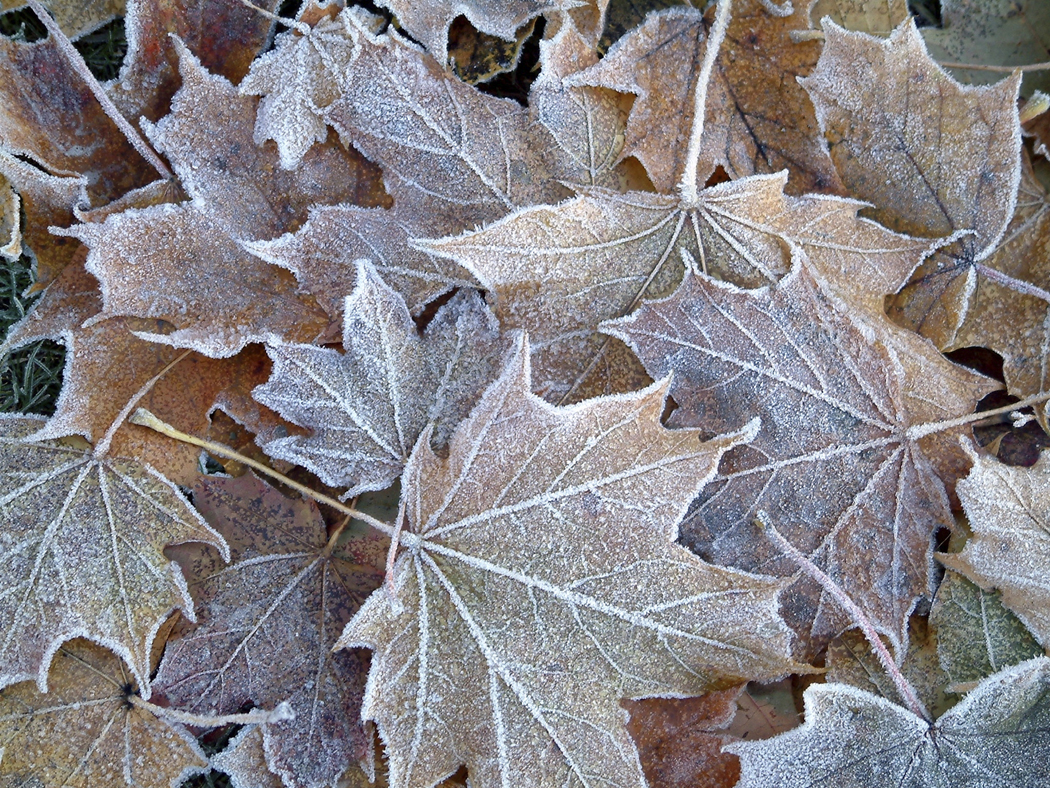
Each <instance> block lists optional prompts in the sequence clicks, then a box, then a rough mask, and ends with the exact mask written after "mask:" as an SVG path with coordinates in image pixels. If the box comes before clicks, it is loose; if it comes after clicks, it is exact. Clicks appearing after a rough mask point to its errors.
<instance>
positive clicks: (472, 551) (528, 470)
mask: <svg viewBox="0 0 1050 788" xmlns="http://www.w3.org/2000/svg"><path fill="white" fill-rule="evenodd" d="M665 391H666V383H665V384H657V385H654V386H651V387H650V388H648V389H646V390H644V391H641V392H637V393H634V394H629V395H621V396H613V397H603V398H599V399H593V400H588V401H586V402H583V403H580V404H578V405H573V406H569V407H566V408H555V407H553V406H551V405H549V404H547V403H546V402H544V401H543V400H541V399H539V398H538V397H536V396H535V395H533V394H532V393H531V392H530V390H529V361H528V351H527V347H526V344H525V341H524V339H519V342H518V344H517V347H516V348H515V350H514V352H513V353H512V354H511V355H510V357H509V359H508V361H507V365H506V367H505V369H504V371H503V373H502V375H501V377H500V378H499V380H497V381H496V382H495V383H494V384H493V385H492V386H491V387H490V388H489V389H488V390H487V391H486V393H485V395H484V397H483V398H482V400H481V402H480V403H479V404H478V405H477V407H476V408H475V409H474V411H473V412H472V413H471V416H470V418H469V419H468V420H467V421H466V422H464V423H463V424H462V425H461V426H460V428H459V430H458V431H457V432H456V434H455V436H453V438H452V441H451V443H450V445H449V456H448V458H447V459H441V458H439V457H438V456H436V455H435V454H434V453H433V452H432V451H431V449H430V447H429V440H428V438H429V436H428V434H427V433H424V436H423V437H421V438H420V441H419V443H418V444H417V446H416V449H415V451H414V452H413V454H412V458H411V459H410V460H409V464H408V467H407V468H406V469H405V474H404V477H403V482H402V484H403V487H402V490H403V493H402V494H403V499H404V501H405V504H406V507H407V510H406V521H405V523H404V530H403V531H402V532H401V534H400V543H401V545H402V547H403V548H404V549H403V551H402V554H401V556H400V557H399V558H398V559H397V562H396V564H395V567H394V572H393V585H394V592H393V595H392V594H390V593H376V594H373V595H372V596H370V597H369V598H368V600H367V601H366V602H365V604H364V605H363V606H362V608H361V611H360V612H359V613H358V614H357V615H356V616H355V617H354V619H353V620H352V621H351V622H350V623H349V624H348V625H347V629H346V631H345V632H344V633H343V636H342V638H340V641H339V643H340V645H343V646H353V645H365V646H368V647H369V648H371V649H373V650H374V651H375V654H374V655H373V658H372V669H371V672H370V674H369V679H368V688H367V690H366V695H365V701H364V708H363V711H362V715H363V717H364V718H365V719H370V720H375V721H376V722H377V723H378V725H379V730H380V735H381V736H382V738H383V741H384V742H385V744H386V746H387V754H388V757H389V762H390V784H391V786H395V788H402V787H403V786H413V787H415V786H431V785H434V784H435V783H437V782H438V781H439V780H440V779H442V778H443V777H444V776H446V775H448V774H451V773H453V772H454V771H456V769H457V768H458V767H459V766H460V764H462V763H465V764H466V766H467V769H468V771H469V774H470V780H471V784H472V785H476V786H479V787H480V788H489V787H491V786H497V785H508V784H509V785H530V786H536V787H537V788H546V787H547V786H566V785H574V786H580V785H586V784H588V783H590V782H592V781H593V780H594V779H596V778H597V777H598V776H599V775H601V776H602V780H603V782H605V783H606V784H608V785H610V786H632V787H637V788H641V786H644V785H645V781H644V778H643V776H642V773H641V769H640V767H639V764H638V756H637V754H636V753H635V750H634V746H633V745H632V743H631V741H630V738H629V737H628V735H627V731H626V729H625V728H624V722H625V721H626V713H625V712H624V711H623V709H621V708H620V706H619V701H620V699H621V698H624V697H628V698H630V697H642V696H651V695H678V696H680V695H685V694H697V693H701V692H704V691H705V690H707V689H713V688H717V685H718V684H720V683H721V684H722V686H725V685H726V684H728V683H732V682H733V681H734V680H736V681H739V680H740V679H741V678H744V677H748V676H751V677H759V676H761V677H766V678H770V677H773V676H777V675H780V674H782V673H784V672H785V671H787V670H795V669H797V668H798V666H797V665H796V666H794V667H789V666H790V665H791V664H792V663H791V661H790V660H789V659H787V656H786V648H787V645H788V640H787V630H786V628H785V627H784V625H783V623H782V622H781V621H780V619H779V618H778V616H777V613H776V607H777V603H776V594H777V590H778V585H777V584H776V583H774V582H771V581H769V580H767V579H765V578H759V577H755V576H753V575H747V574H744V573H740V572H735V571H732V570H726V569H720V568H716V567H713V566H709V565H707V564H704V563H703V562H701V561H700V560H699V559H697V558H696V557H695V556H693V555H691V554H689V553H688V552H687V551H685V550H683V549H682V548H681V547H679V546H677V545H675V544H674V543H673V539H674V536H675V533H676V531H677V523H678V521H679V519H680V517H681V515H682V513H683V511H684V509H685V507H686V505H687V503H688V501H689V500H690V499H691V498H692V497H693V495H694V494H695V493H696V491H697V490H698V489H699V488H700V487H702V486H703V484H704V482H705V480H706V479H707V478H708V477H709V476H710V475H711V474H712V473H713V472H714V470H715V467H716V465H717V463H718V458H719V457H720V456H721V454H722V452H724V451H725V450H727V449H728V448H729V447H730V446H732V445H734V444H735V443H737V442H738V441H740V440H742V439H746V437H747V435H748V434H749V433H748V432H746V431H745V432H743V433H737V434H735V435H732V436H724V437H721V438H717V439H715V440H713V441H710V442H707V443H700V442H699V441H698V435H697V433H696V432H695V431H691V430H690V431H669V430H666V429H664V428H663V427H662V426H660V423H659V417H660V413H661V411H662V410H663V405H664V397H665ZM541 752H542V753H543V755H542V757H538V756H537V753H541Z"/></svg>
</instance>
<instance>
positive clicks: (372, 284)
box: [253, 262, 506, 495]
mask: <svg viewBox="0 0 1050 788" xmlns="http://www.w3.org/2000/svg"><path fill="white" fill-rule="evenodd" d="M505 346H506V343H505V341H503V340H501V338H500V333H499V327H498V325H497V324H496V321H495V319H494V318H493V316H492V313H491V312H489V310H488V308H487V307H486V306H485V304H484V302H483V301H482V300H481V298H480V297H479V296H478V295H477V294H476V293H474V291H462V292H460V293H459V294H457V295H456V296H454V297H453V298H452V300H451V301H450V302H448V303H447V304H445V305H444V306H443V307H442V308H441V309H440V310H439V311H438V313H437V315H436V316H435V317H434V319H433V320H432V321H431V323H430V324H429V325H428V327H427V329H426V331H425V333H424V334H423V335H422V336H420V335H419V334H418V333H417V331H416V327H415V324H414V323H413V322H412V317H411V315H410V314H409V312H408V309H407V308H406V306H405V302H404V300H403V299H402V298H401V297H400V296H399V295H398V294H397V293H395V292H394V291H393V290H391V289H390V288H389V287H388V286H387V285H386V284H385V283H384V282H383V280H382V279H380V278H379V275H378V274H377V273H376V270H375V268H373V267H372V266H371V265H370V264H368V263H364V262H359V263H358V264H357V286H356V287H355V289H354V291H353V293H351V294H350V296H349V297H348V298H347V299H346V311H345V313H344V317H343V348H344V352H343V353H339V352H338V351H335V350H332V349H328V348H320V347H316V346H312V345H270V346H268V352H269V354H270V357H271V358H272V359H273V363H274V370H273V375H272V376H271V378H270V381H269V382H268V383H266V384H265V385H263V386H260V387H259V388H257V389H256V390H255V391H254V392H253V396H254V397H255V398H256V399H257V400H258V401H259V402H261V403H263V404H264V405H266V406H268V407H270V408H273V409H274V410H276V411H277V412H278V413H280V414H281V415H282V416H284V417H285V418H286V419H289V420H290V421H292V422H294V423H295V424H298V425H300V426H303V427H310V428H312V430H313V434H312V435H310V436H309V437H302V436H289V437H286V438H279V439H277V440H274V441H271V442H269V443H266V444H264V445H263V449H264V450H265V451H266V453H267V454H268V455H270V456H271V457H275V458H278V459H282V460H287V461H288V462H293V463H296V464H297V465H302V466H303V467H305V468H307V469H309V470H310V471H312V472H313V473H315V474H317V475H318V476H319V477H320V478H321V480H322V481H324V482H325V483H326V484H330V485H332V486H335V487H342V488H350V489H349V491H348V494H349V495H356V494H358V493H360V492H363V491H365V490H381V489H384V488H386V487H389V486H390V484H391V483H392V482H393V481H394V480H395V479H396V478H397V477H398V476H400V475H401V471H402V469H403V468H404V465H405V462H406V461H407V460H408V456H409V454H410V453H411V452H412V447H413V446H415V443H416V439H417V438H418V437H419V434H420V433H421V432H422V431H423V429H424V427H426V426H427V425H428V424H433V425H434V430H433V433H432V438H433V440H434V445H435V446H437V447H442V446H444V445H445V444H446V443H447V441H448V438H449V436H450V435H451V433H452V430H453V429H455V427H456V425H457V424H458V423H459V421H460V420H461V419H463V418H465V417H466V415H467V413H469V411H470V409H471V407H473V405H474V403H475V402H476V400H477V398H478V397H479V396H480V395H481V392H482V391H483V390H484V388H485V387H486V386H487V385H488V384H489V383H490V382H491V381H492V380H493V379H495V377H496V375H497V374H498V371H499V366H498V365H499V364H500V361H501V359H502V356H503V352H502V350H503V348H505Z"/></svg>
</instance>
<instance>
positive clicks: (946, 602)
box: [930, 570, 1042, 692]
mask: <svg viewBox="0 0 1050 788" xmlns="http://www.w3.org/2000/svg"><path fill="white" fill-rule="evenodd" d="M930 628H931V629H934V630H936V632H937V633H938V639H937V657H938V660H939V662H940V665H941V668H943V670H944V672H945V673H946V674H947V680H948V691H949V692H959V691H961V690H960V689H958V688H959V687H960V686H969V685H971V684H976V683H977V682H978V681H980V680H981V679H984V678H987V677H988V676H990V675H992V674H993V673H997V672H998V671H999V670H1000V669H1001V668H1003V667H1005V666H1008V665H1016V664H1017V663H1019V662H1024V661H1025V660H1027V659H1032V658H1033V657H1037V656H1039V655H1040V654H1041V653H1042V649H1040V648H1039V644H1038V643H1037V642H1036V640H1035V638H1033V637H1032V635H1031V634H1030V633H1029V632H1028V630H1027V629H1025V626H1024V624H1022V623H1021V622H1020V621H1019V620H1018V619H1017V617H1016V616H1014V615H1013V614H1012V613H1011V612H1010V611H1009V610H1007V609H1006V608H1005V607H1004V606H1003V603H1002V600H1001V599H1000V597H999V594H997V593H991V592H988V591H984V590H982V589H981V588H980V586H977V585H976V584H974V583H971V582H970V581H969V580H967V579H966V578H965V577H963V576H962V575H960V574H959V573H957V572H952V571H951V570H948V571H947V572H945V574H944V579H943V580H941V584H940V586H938V588H937V598H936V599H934V601H933V608H932V609H931V610H930Z"/></svg>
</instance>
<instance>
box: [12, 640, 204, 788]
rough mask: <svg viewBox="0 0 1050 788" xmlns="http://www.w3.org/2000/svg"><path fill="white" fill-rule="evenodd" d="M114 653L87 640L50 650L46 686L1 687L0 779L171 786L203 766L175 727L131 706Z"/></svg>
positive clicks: (131, 689)
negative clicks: (52, 656)
mask: <svg viewBox="0 0 1050 788" xmlns="http://www.w3.org/2000/svg"><path fill="white" fill-rule="evenodd" d="M138 693H139V688H138V687H137V686H136V682H135V680H134V679H133V678H132V677H131V676H129V675H128V673H127V671H126V670H125V668H124V665H123V664H122V663H121V661H120V659H118V658H117V657H116V656H114V655H113V654H112V653H110V652H109V651H107V650H106V649H104V648H101V647H100V646H98V645H96V644H94V643H89V642H87V641H86V640H76V641H73V642H72V643H67V644H66V645H65V646H63V647H62V648H60V649H59V650H58V652H57V653H56V654H55V660H54V664H53V667H52V669H51V675H50V677H49V680H48V692H47V693H46V694H43V693H41V692H40V691H39V690H38V689H37V687H36V686H34V685H33V684H30V683H24V684H18V685H15V686H13V687H7V688H5V689H4V690H2V691H0V754H2V757H0V784H3V785H5V786H30V785H32V786H52V785H63V786H70V788H93V787H94V786H97V785H117V784H121V783H124V784H127V785H134V786H137V787H138V788H171V786H175V785H179V784H181V783H182V782H183V781H184V780H186V779H187V778H189V777H192V776H193V775H195V774H200V773H201V772H203V771H206V770H207V767H208V761H207V758H206V757H205V755H204V753H203V752H202V751H201V748H200V746H199V745H198V744H197V742H196V741H195V740H194V739H193V737H192V736H190V734H189V733H188V732H187V731H186V730H185V729H184V728H182V726H180V725H177V724H172V723H170V722H168V721H165V720H162V719H160V718H158V717H156V716H154V715H153V714H152V713H151V712H150V711H149V710H148V709H143V708H141V707H137V706H136V705H135V704H134V703H133V702H132V700H131V699H132V698H133V697H134V696H135V695H137V694H138Z"/></svg>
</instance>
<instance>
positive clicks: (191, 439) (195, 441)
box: [128, 408, 395, 536]
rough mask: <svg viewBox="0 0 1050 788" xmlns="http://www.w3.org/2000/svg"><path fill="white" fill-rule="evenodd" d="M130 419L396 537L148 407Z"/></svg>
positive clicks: (380, 524) (366, 516)
mask: <svg viewBox="0 0 1050 788" xmlns="http://www.w3.org/2000/svg"><path fill="white" fill-rule="evenodd" d="M128 421H129V422H131V423H132V424H137V425H139V426H140V427H149V428H150V429H151V430H154V431H156V432H159V433H160V434H161V435H167V436H168V437H169V438H174V439H175V440H177V441H182V442H183V443H189V444H191V445H193V446H200V447H201V448H202V449H204V450H205V451H207V452H210V453H212V454H214V455H216V456H218V457H225V458H226V459H228V460H236V461H237V462H242V463H244V464H245V465H247V466H248V467H249V468H253V469H254V470H257V471H259V473H263V474H266V475H267V476H269V477H270V478H272V479H276V480H277V481H279V482H281V483H282V484H285V485H287V486H288V487H291V488H292V489H293V490H295V491H297V492H299V493H302V494H303V495H305V496H306V497H307V498H312V499H313V500H315V501H317V502H318V503H323V504H325V505H326V506H331V507H332V508H333V509H335V510H336V511H339V512H342V513H343V514H345V515H348V516H350V517H353V518H354V519H355V520H360V521H361V522H363V523H367V524H368V525H370V526H372V527H373V528H375V529H376V530H377V531H379V532H380V533H383V534H386V535H387V536H393V535H394V533H395V531H394V528H393V527H391V526H390V525H389V524H388V523H384V522H383V521H382V520H379V519H377V518H375V517H373V516H372V515H370V514H366V513H364V512H362V511H359V510H357V509H354V508H353V507H351V506H347V505H346V504H344V503H342V502H341V501H337V500H336V499H335V498H330V497H329V496H327V495H325V494H323V493H319V492H317V491H315V490H311V489H310V488H309V487H307V486H306V485H305V484H300V483H299V482H297V481H295V480H294V479H289V478H288V477H287V476H285V475H284V474H283V473H279V472H277V471H275V470H274V469H273V468H270V467H268V466H266V465H263V464H262V463H261V462H258V461H257V460H253V459H252V458H251V457H247V456H245V455H243V454H241V453H240V452H238V451H235V450H234V449H231V448H230V447H229V446H223V445H222V444H221V443H215V442H213V441H208V440H204V439H202V438H198V437H196V436H194V435H190V434H189V433H186V432H182V431H181V430H177V429H175V428H174V427H172V426H171V425H170V424H168V423H166V422H164V421H161V420H160V419H158V418H157V417H156V416H154V415H153V414H152V413H150V412H149V411H148V410H146V409H145V408H138V409H137V410H136V411H135V412H134V413H133V414H132V415H131V418H130V419H128Z"/></svg>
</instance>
